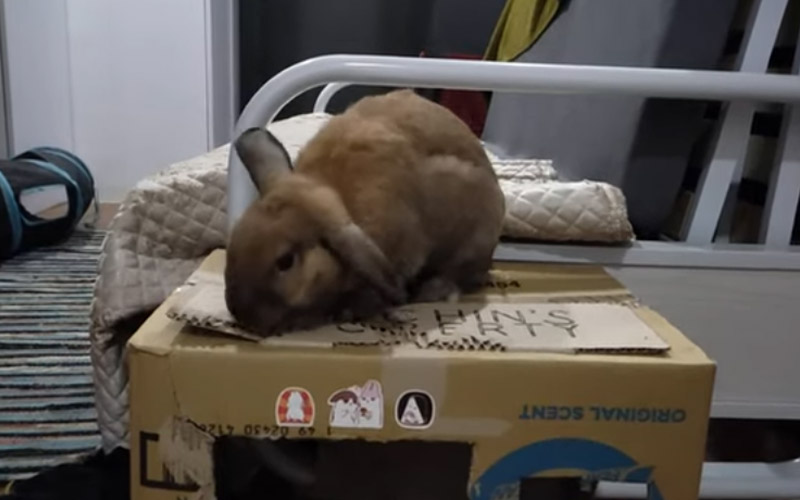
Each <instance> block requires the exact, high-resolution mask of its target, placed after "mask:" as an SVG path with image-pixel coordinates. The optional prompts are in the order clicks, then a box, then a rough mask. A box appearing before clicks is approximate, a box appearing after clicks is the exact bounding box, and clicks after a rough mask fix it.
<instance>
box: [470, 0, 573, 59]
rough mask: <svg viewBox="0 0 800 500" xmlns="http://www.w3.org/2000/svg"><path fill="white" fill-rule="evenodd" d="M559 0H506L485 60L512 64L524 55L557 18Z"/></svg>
mask: <svg viewBox="0 0 800 500" xmlns="http://www.w3.org/2000/svg"><path fill="white" fill-rule="evenodd" d="M559 6H560V1H559V0H506V5H505V6H504V7H503V12H501V13H500V19H499V20H498V21H497V25H495V27H494V32H493V33H492V38H491V39H490V41H489V47H488V48H487V49H486V53H485V54H484V59H486V60H491V61H504V62H507V61H513V60H514V59H516V58H517V57H519V55H520V54H522V53H523V52H525V51H526V50H527V49H528V47H530V46H531V45H532V44H533V42H535V41H536V40H537V39H538V38H539V37H540V36H541V35H542V33H544V30H545V29H546V28H547V26H548V25H549V24H550V22H551V21H552V20H553V19H554V18H555V15H556V12H558V8H559Z"/></svg>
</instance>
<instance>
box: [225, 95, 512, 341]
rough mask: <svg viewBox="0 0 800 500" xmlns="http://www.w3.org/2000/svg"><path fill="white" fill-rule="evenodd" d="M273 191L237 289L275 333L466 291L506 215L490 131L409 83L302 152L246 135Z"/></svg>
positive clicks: (243, 303)
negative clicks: (483, 135) (487, 144)
mask: <svg viewBox="0 0 800 500" xmlns="http://www.w3.org/2000/svg"><path fill="white" fill-rule="evenodd" d="M234 147H235V149H236V152H237V154H238V155H239V157H240V158H241V160H242V163H243V164H244V165H245V167H246V168H247V170H248V171H249V173H250V175H251V177H252V179H253V181H254V183H255V185H256V187H257V188H258V191H259V193H260V195H261V197H260V199H259V200H257V201H256V202H254V203H253V204H252V205H251V206H250V207H249V208H248V209H247V210H246V211H245V213H244V214H243V215H242V217H241V219H240V220H239V221H238V222H237V224H236V226H235V227H234V229H233V231H232V234H231V236H230V241H229V244H228V253H227V266H226V271H225V281H226V294H225V299H226V302H227V305H228V308H229V309H230V311H231V314H232V315H233V316H234V317H235V318H236V319H237V321H238V322H240V323H242V324H243V325H245V326H249V327H250V328H251V329H253V330H254V331H257V332H259V333H261V334H263V335H269V334H270V333H276V332H277V331H280V330H284V329H286V328H289V327H304V326H305V327H307V326H311V325H312V324H314V323H316V322H318V321H321V320H324V319H327V318H330V317H331V316H334V317H335V316H340V315H341V314H343V313H345V314H347V316H348V317H349V318H350V319H354V318H364V317H365V316H368V315H372V314H376V313H379V312H381V311H382V310H384V309H385V308H387V307H389V306H392V305H399V304H403V303H406V302H408V301H409V300H410V301H414V302H419V301H437V300H443V299H446V298H454V297H455V296H457V294H458V293H459V292H464V291H468V290H471V289H473V287H475V286H477V285H480V283H481V282H482V280H483V279H484V278H485V276H486V273H487V272H488V270H489V267H490V265H491V261H492V254H493V252H494V249H495V246H496V245H497V242H498V239H499V237H500V229H501V225H502V221H503V215H504V213H505V202H504V197H503V193H502V191H501V190H500V187H499V185H498V182H497V178H496V176H495V173H494V170H493V169H492V165H491V164H490V162H489V159H488V157H487V156H486V152H485V151H484V149H483V147H482V146H481V144H480V141H479V140H478V139H477V138H476V137H475V135H474V134H473V133H472V132H471V131H470V130H469V128H467V126H466V124H464V123H463V122H462V121H461V120H460V119H459V118H458V117H456V116H455V115H454V114H453V113H451V112H450V111H449V110H447V109H446V108H444V107H442V106H440V105H438V104H435V103H433V102H431V101H428V100H426V99H424V98H422V97H419V96H418V95H416V94H415V93H414V92H412V91H409V90H402V91H394V92H391V93H389V94H386V95H383V96H377V97H367V98H364V99H361V100H360V101H359V102H357V103H356V104H354V105H353V106H351V107H350V108H348V110H347V111H345V112H344V113H343V114H341V115H338V116H335V117H333V118H331V119H330V121H329V122H328V123H327V124H326V125H325V126H324V127H323V128H322V129H321V130H320V131H319V132H318V133H317V135H316V136H315V137H314V138H313V139H312V140H311V141H310V142H309V143H308V144H307V145H306V146H305V147H304V149H303V150H302V151H301V152H300V153H299V155H298V157H297V161H296V164H295V167H294V171H293V172H292V166H291V162H290V160H289V156H288V154H287V153H286V151H285V150H284V149H283V147H282V146H281V145H280V144H279V142H278V141H277V140H276V139H275V137H273V136H272V135H271V134H270V133H269V132H267V131H266V130H264V129H261V128H253V129H250V130H247V131H245V132H244V133H243V134H242V135H241V136H240V137H239V138H238V139H237V140H236V141H235V143H234Z"/></svg>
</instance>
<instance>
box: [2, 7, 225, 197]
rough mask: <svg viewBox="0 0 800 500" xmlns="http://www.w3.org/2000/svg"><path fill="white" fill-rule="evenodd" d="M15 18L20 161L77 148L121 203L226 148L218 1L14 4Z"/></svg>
mask: <svg viewBox="0 0 800 500" xmlns="http://www.w3.org/2000/svg"><path fill="white" fill-rule="evenodd" d="M215 1H216V0H215ZM223 3H225V4H226V5H227V6H230V5H231V4H230V3H229V2H223ZM217 8H218V6H217ZM4 11H5V12H4V17H5V42H6V53H7V61H8V68H7V69H8V76H7V83H8V89H7V91H8V96H9V107H10V124H11V129H12V130H11V141H10V142H11V145H10V146H11V149H12V151H13V152H20V151H23V150H25V149H27V148H29V147H32V146H38V145H45V144H47V145H56V146H61V147H65V148H69V149H71V150H72V151H74V152H75V153H76V154H78V155H79V156H81V157H82V158H83V159H84V160H85V161H86V162H87V164H88V165H89V167H90V168H91V169H92V171H93V172H94V174H95V177H96V180H97V187H98V191H99V194H100V198H101V200H102V201H118V200H120V199H122V197H123V196H124V194H125V193H126V192H127V191H128V190H129V189H130V188H131V187H133V185H134V184H135V183H136V182H137V181H138V180H140V179H142V178H143V177H145V176H147V175H149V174H152V173H154V172H156V171H158V170H160V169H162V168H163V167H165V166H167V165H169V164H170V163H172V162H175V161H178V160H182V159H186V158H189V157H192V156H195V155H198V154H201V153H203V152H205V151H207V150H208V149H209V148H210V147H212V146H213V145H215V144H218V143H219V142H220V141H222V140H223V139H225V137H224V134H220V133H217V134H215V133H214V131H215V128H214V126H213V124H214V108H215V106H214V102H213V101H212V98H211V96H212V94H213V93H214V92H215V91H216V92H217V93H219V92H220V91H225V89H224V88H222V89H220V88H217V89H215V88H214V83H215V81H221V80H220V79H216V80H215V79H214V78H212V77H211V76H210V75H212V70H213V68H212V66H211V64H212V63H211V56H212V54H214V48H213V47H210V45H209V44H211V43H212V41H211V36H210V34H209V33H210V26H211V25H212V23H211V22H210V20H209V15H211V11H212V9H210V8H209V7H208V4H207V1H203V2H200V1H197V0H170V1H169V2H164V1H161V0H137V1H136V2H130V1H126V0H69V1H66V0H47V1H46V2H45V1H38V2H32V1H29V0H5V1H4ZM231 102H232V101H231ZM216 107H217V108H218V109H217V112H218V114H219V113H220V110H219V106H216ZM223 107H224V105H223ZM223 114H224V113H223ZM223 118H225V119H228V120H232V115H231V116H229V117H227V118H226V117H223ZM217 121H219V120H217Z"/></svg>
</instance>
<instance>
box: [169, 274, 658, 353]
mask: <svg viewBox="0 0 800 500" xmlns="http://www.w3.org/2000/svg"><path fill="white" fill-rule="evenodd" d="M224 287H225V285H224V282H223V281H222V279H220V278H218V277H217V276H214V275H210V274H209V273H205V274H203V273H196V274H195V275H193V276H192V278H190V280H189V281H188V282H187V284H186V286H184V287H182V288H181V289H180V290H179V291H178V292H177V293H176V295H177V300H175V301H174V302H173V304H172V307H171V308H170V309H169V310H168V312H167V315H168V316H169V317H170V318H171V319H174V320H178V321H182V322H185V323H187V324H190V325H192V326H198V327H202V328H206V329H210V330H214V331H216V332H219V333H223V334H227V335H232V336H236V337H240V338H245V339H248V340H254V341H258V342H260V343H262V344H265V345H270V346H284V347H317V348H332V347H337V346H383V347H391V346H398V345H403V346H405V345H413V346H416V347H417V348H420V349H445V350H454V351H539V352H550V351H552V352H640V353H648V352H649V353H658V352H663V351H666V350H667V349H668V345H667V344H666V343H665V342H664V341H663V340H662V339H661V338H660V337H659V336H658V334H656V333H655V332H654V331H653V330H652V329H651V328H650V327H648V326H647V325H646V324H645V322H644V321H642V319H641V318H639V316H637V314H636V312H635V308H634V307H630V306H627V305H621V304H609V303H588V302H581V303H567V302H557V303H548V302H541V303H533V302H532V303H518V302H516V303H501V302H480V303H479V302H461V303H423V304H410V305H407V306H404V307H400V308H397V309H394V310H392V311H390V312H388V313H387V314H385V315H383V316H382V317H378V318H375V319H373V320H370V321H368V322H364V323H358V324H352V323H340V324H330V325H326V326H322V327H319V328H316V329H312V330H303V331H293V332H288V333H284V334H279V335H275V336H270V337H267V338H262V337H261V336H259V335H256V334H254V333H252V332H249V331H247V330H246V329H244V328H242V327H240V326H239V325H237V324H236V321H235V320H234V318H233V317H232V316H231V314H230V313H229V312H228V310H227V307H226V305H225V300H224Z"/></svg>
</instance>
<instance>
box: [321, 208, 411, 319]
mask: <svg viewBox="0 0 800 500" xmlns="http://www.w3.org/2000/svg"><path fill="white" fill-rule="evenodd" d="M325 243H326V244H327V246H328V247H329V248H330V250H331V251H332V252H333V253H334V254H335V255H336V256H337V257H338V258H339V259H340V260H341V261H343V262H346V263H347V264H348V265H349V266H350V268H352V270H353V271H354V272H355V273H356V274H358V275H360V276H361V277H362V278H364V279H365V280H366V281H367V282H368V283H369V284H371V285H372V286H374V287H375V288H377V289H378V291H379V292H380V293H381V295H383V296H384V297H385V298H386V299H387V300H388V301H389V302H390V303H392V304H394V305H400V304H403V303H405V301H406V291H405V289H404V288H403V286H402V285H401V283H400V280H399V279H398V276H397V274H396V273H395V272H394V270H393V269H392V266H391V265H390V264H389V260H388V259H387V258H386V256H385V255H384V254H383V251H381V249H380V248H379V247H378V245H377V244H376V243H375V242H374V241H373V240H372V238H370V237H369V236H367V234H366V233H365V232H364V231H363V230H362V229H361V228H360V227H358V225H357V224H355V223H353V222H349V223H347V224H345V225H343V226H339V227H336V228H332V229H330V230H328V231H326V234H325Z"/></svg>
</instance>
